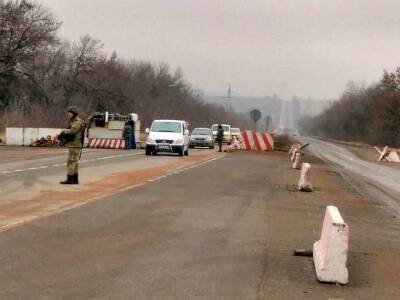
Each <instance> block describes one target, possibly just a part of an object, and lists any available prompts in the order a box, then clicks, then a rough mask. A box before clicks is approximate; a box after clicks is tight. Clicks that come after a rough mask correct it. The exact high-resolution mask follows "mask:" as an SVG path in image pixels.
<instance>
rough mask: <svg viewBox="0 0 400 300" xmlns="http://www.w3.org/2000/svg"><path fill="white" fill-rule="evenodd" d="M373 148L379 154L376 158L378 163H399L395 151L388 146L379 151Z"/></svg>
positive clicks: (399, 160)
mask: <svg viewBox="0 0 400 300" xmlns="http://www.w3.org/2000/svg"><path fill="white" fill-rule="evenodd" d="M374 148H375V150H376V151H378V153H379V158H378V161H379V162H382V161H383V160H386V161H388V162H395V163H400V158H399V155H398V154H397V150H396V149H391V148H389V147H388V146H385V148H383V150H382V151H381V150H380V149H379V148H378V147H376V146H375V147H374Z"/></svg>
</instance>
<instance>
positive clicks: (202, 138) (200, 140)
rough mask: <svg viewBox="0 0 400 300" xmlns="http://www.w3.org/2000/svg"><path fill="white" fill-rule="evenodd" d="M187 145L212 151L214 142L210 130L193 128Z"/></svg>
mask: <svg viewBox="0 0 400 300" xmlns="http://www.w3.org/2000/svg"><path fill="white" fill-rule="evenodd" d="M189 145H190V147H191V148H194V147H208V148H210V149H214V140H213V135H212V131H211V129H210V128H195V129H193V131H192V134H191V135H190V142H189Z"/></svg>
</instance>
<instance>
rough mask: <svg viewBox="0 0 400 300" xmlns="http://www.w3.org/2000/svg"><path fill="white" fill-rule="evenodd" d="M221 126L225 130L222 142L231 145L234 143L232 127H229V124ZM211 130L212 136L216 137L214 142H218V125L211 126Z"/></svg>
mask: <svg viewBox="0 0 400 300" xmlns="http://www.w3.org/2000/svg"><path fill="white" fill-rule="evenodd" d="M221 125H222V128H223V129H224V139H223V140H222V142H223V143H227V144H228V145H230V144H231V143H232V135H231V125H228V124H221ZM211 130H212V134H213V137H214V142H216V139H217V131H218V124H213V125H212V126H211Z"/></svg>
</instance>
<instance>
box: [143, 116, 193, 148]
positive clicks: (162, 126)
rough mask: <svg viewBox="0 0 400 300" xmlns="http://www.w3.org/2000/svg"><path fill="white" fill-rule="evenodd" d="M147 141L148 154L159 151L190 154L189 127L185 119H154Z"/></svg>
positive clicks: (147, 130) (148, 131) (148, 130)
mask: <svg viewBox="0 0 400 300" xmlns="http://www.w3.org/2000/svg"><path fill="white" fill-rule="evenodd" d="M146 133H148V135H149V136H148V137H147V141H146V155H151V154H153V155H156V154H157V153H158V152H167V153H178V154H179V156H183V155H189V129H188V125H187V123H186V122H185V121H179V120H154V121H153V124H152V125H151V128H150V129H149V128H147V129H146Z"/></svg>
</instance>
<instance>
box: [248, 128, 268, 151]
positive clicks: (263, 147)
mask: <svg viewBox="0 0 400 300" xmlns="http://www.w3.org/2000/svg"><path fill="white" fill-rule="evenodd" d="M242 139H243V141H242V146H241V148H242V149H244V150H246V151H274V138H273V136H272V135H271V134H269V133H265V132H253V131H250V130H246V131H243V132H242Z"/></svg>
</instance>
